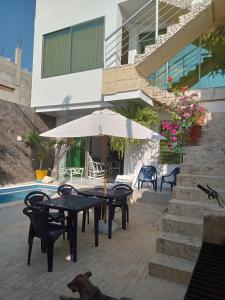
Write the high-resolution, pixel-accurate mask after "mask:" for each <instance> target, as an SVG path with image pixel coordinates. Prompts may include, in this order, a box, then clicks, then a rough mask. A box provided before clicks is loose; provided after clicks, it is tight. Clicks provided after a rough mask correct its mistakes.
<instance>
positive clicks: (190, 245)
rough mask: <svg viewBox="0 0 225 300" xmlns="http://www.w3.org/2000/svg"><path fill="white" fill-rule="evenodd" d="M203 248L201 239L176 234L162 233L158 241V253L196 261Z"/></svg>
mask: <svg viewBox="0 0 225 300" xmlns="http://www.w3.org/2000/svg"><path fill="white" fill-rule="evenodd" d="M200 247H201V239H199V238H196V237H191V236H184V235H182V234H176V233H168V232H167V233H165V232H163V233H161V235H160V236H159V237H158V238H157V241H156V252H158V253H163V254H167V255H174V256H177V257H181V258H184V259H190V260H193V261H195V260H196V259H197V257H198V254H199V250H200Z"/></svg>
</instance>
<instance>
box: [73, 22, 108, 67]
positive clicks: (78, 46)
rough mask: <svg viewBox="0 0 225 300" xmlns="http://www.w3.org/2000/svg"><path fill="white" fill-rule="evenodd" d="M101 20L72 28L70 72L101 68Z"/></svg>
mask: <svg viewBox="0 0 225 300" xmlns="http://www.w3.org/2000/svg"><path fill="white" fill-rule="evenodd" d="M103 38H104V37H103V19H98V20H95V21H92V22H88V23H85V24H82V25H79V26H75V27H73V31H72V55H71V72H81V71H85V70H91V69H97V68H102V67H103Z"/></svg>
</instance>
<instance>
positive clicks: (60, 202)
mask: <svg viewBox="0 0 225 300" xmlns="http://www.w3.org/2000/svg"><path fill="white" fill-rule="evenodd" d="M39 203H40V205H41V206H42V207H46V208H53V209H58V210H63V211H67V212H68V217H67V228H68V237H69V243H70V260H71V261H77V215H78V212H80V211H84V210H87V209H89V208H92V207H94V229H95V247H97V246H98V221H99V218H100V207H101V205H102V203H103V200H102V199H99V198H94V197H87V196H86V197H85V196H80V195H71V196H62V197H58V198H54V199H50V200H46V201H42V202H39Z"/></svg>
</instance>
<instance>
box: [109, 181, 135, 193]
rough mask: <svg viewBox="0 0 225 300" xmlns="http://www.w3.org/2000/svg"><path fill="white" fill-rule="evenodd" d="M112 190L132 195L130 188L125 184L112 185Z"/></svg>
mask: <svg viewBox="0 0 225 300" xmlns="http://www.w3.org/2000/svg"><path fill="white" fill-rule="evenodd" d="M112 189H113V190H127V191H130V192H131V193H133V189H132V187H131V186H129V185H128V184H125V183H118V184H116V185H114V186H113V188H112Z"/></svg>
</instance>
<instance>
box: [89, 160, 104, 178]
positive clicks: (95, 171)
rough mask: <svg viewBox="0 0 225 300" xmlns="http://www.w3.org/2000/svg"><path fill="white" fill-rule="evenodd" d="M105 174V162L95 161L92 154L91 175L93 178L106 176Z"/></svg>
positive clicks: (90, 162) (90, 161)
mask: <svg viewBox="0 0 225 300" xmlns="http://www.w3.org/2000/svg"><path fill="white" fill-rule="evenodd" d="M104 175H105V169H104V163H102V162H96V161H93V159H92V158H91V156H89V176H90V177H93V178H100V177H104Z"/></svg>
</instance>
